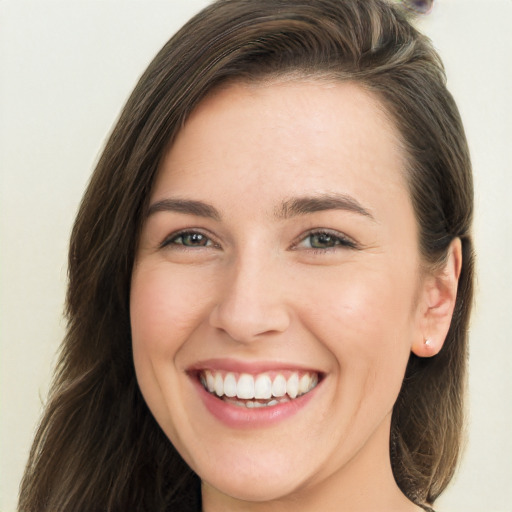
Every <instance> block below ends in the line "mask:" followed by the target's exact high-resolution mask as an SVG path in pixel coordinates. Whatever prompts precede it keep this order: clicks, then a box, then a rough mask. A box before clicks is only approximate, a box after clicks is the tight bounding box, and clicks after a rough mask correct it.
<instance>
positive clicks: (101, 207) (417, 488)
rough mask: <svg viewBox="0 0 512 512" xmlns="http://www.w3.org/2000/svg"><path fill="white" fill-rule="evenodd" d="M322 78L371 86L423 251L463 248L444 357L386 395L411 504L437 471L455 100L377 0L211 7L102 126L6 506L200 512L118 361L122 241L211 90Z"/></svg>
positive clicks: (452, 222) (460, 378)
mask: <svg viewBox="0 0 512 512" xmlns="http://www.w3.org/2000/svg"><path fill="white" fill-rule="evenodd" d="M292 73H293V74H298V75H299V76H322V77H325V76H329V77H330V78H334V79H336V80H350V81H354V82H357V83H359V84H360V85H361V86H362V87H365V88H367V89H368V90H370V91H372V92H373V93H374V94H376V95H377V96H378V97H379V98H380V100H381V102H382V104H383V106H384V107H385V109H386V110H387V111H388V113H389V115H390V116H391V118H392V119H393V120H394V122H395V124H396V126H397V127H398V129H399V131H400V133H401V136H402V143H403V145H404V147H405V150H406V152H407V154H408V157H409V160H408V161H409V166H408V169H407V177H408V183H409V186H410V191H411V197H412V201H413V205H414V208H415V213H416V218H417V221H418V225H419V231H420V245H421V249H422V253H423V258H424V260H425V261H426V262H429V263H432V264H434V263H435V262H437V261H441V260H442V258H443V257H444V255H445V253H446V250H447V248H448V246H449V244H450V242H451V240H453V238H454V237H460V238H461V240H462V245H463V266H462V274H461V277H460V282H459V289H458V293H457V303H456V307H455V313H454V316H453V320H452V324H451V328H450V331H449V333H448V337H447V339H446V342H445V344H444V348H443V350H442V351H441V352H440V354H439V355H437V356H436V357H434V358H431V359H428V360H427V359H419V358H417V357H415V356H411V359H410V361H409V365H408V368H407V375H406V377H405V380H404V384H403V387H402V390H401V392H400V395H399V397H398V400H397V402H396V405H395V408H394V411H393V419H392V433H391V434H392V435H391V447H390V450H391V462H392V467H393V471H394V474H395V478H396V481H397V483H398V485H399V486H400V488H401V489H402V491H403V492H404V493H405V494H406V495H407V496H408V497H409V498H410V499H411V500H412V501H414V502H416V503H418V504H421V505H424V504H426V503H432V502H433V501H434V500H435V499H436V498H437V496H438V495H439V494H440V493H441V492H442V491H443V489H444V488H445V487H446V485H447V484H448V482H449V481H450V478H451V477H452V474H453V471H454V468H455V465H456V462H457V458H458V455H459V448H460V441H461V432H462V426H463V413H464V410H463V397H464V386H465V368H466V358H467V353H466V351H467V348H466V345H467V329H468V321H469V314H470V309H471V303H472V290H473V263H472V261H473V260H472V258H473V255H472V242H471V236H470V228H471V218H472V194H473V191H472V179H471V168H470V162H469V156H468V148H467V145H466V140H465V137H464V132H463V128H462V124H461V121H460V118H459V114H458V111H457V108H456V106H455V104H454V102H453V100H452V97H451V96H450V94H449V92H448V91H447V90H446V87H445V77H444V73H443V68H442V64H441V62H440V60H439V57H438V55H437V54H436V52H435V51H434V49H433V48H432V45H431V44H430V42H429V41H428V39H426V38H425V37H424V36H422V35H421V34H419V33H418V32H417V31H416V30H415V29H414V28H413V27H412V26H411V25H410V24H409V22H408V21H407V19H406V16H405V15H404V14H402V13H401V12H400V11H399V10H398V9H397V8H396V7H394V6H393V5H391V4H390V3H388V2H386V1H384V0H257V1H255V0H219V1H217V2H215V3H214V4H212V5H211V6H209V7H208V8H206V9H205V10H203V11H202V12H201V13H199V14H198V15H197V16H196V17H194V18H193V19H192V20H191V21H190V22H189V23H187V25H185V26H184V27H183V28H182V29H181V30H180V31H179V32H178V33H177V34H176V35H175V36H174V37H173V38H172V39H171V40H170V41H169V42H168V43H167V44H166V45H165V46H164V48H163V49H162V50H161V51H160V53H159V54H158V55H157V56H156V58H155V59H154V60H153V62H152V63H151V64H150V66H149V67H148V69H147V70H146V72H145V73H144V75H143V76H142V78H141V79H140V81H139V83H138V84H137V86H136V88H135V90H134V91H133V93H132V95H131V97H130V99H129V100H128V102H127V104H126V106H125V108H124V110H123V112H122V114H121V117H120V119H119V121H118V123H117V125H116V126H115V128H114V130H113V132H112V134H111V136H110V138H109V141H108V143H107V145H106V147H105V150H104V152H103V154H102V156H101V158H100V161H99V163H98V165H97V167H96V170H95V171H94V174H93V176H92V179H91V182H90V184H89V186H88V189H87V191H86V193H85V196H84V198H83V201H82V204H81V206H80V210H79V213H78V217H77V219H76V223H75V226H74V229H73V233H72V238H71V246H70V255H69V287H68V294H67V318H68V331H67V334H66V338H65V340H64V342H63V345H62V348H61V352H60V359H59V363H58V367H57V371H56V375H55V379H54V383H53V386H52V388H51V392H50V397H49V400H48V403H47V405H46V409H45V412H44V416H43V418H42V421H41V424H40V427H39V430H38V432H37V435H36V438H35V441H34V444H33V447H32V451H31V454H30V459H29V462H28V465H27V468H26V472H25V476H24V479H23V482H22V485H21V491H20V502H19V510H20V511H23V512H33V511H43V510H44V511H51V512H56V511H59V512H60V511H73V512H90V511H108V512H117V511H119V512H126V511H127V510H147V511H152V512H155V511H164V510H176V511H179V512H184V511H186V510H198V509H199V480H198V478H197V476H196V475H194V474H193V473H192V471H191V470H190V469H189V468H188V467H187V466H186V465H185V463H184V462H183V461H182V460H181V458H180V456H179V455H178V453H177V452H176V450H175V449H174V447H173V446H172V444H171V443H170V442H169V440H168V439H167V438H166V437H165V435H164V434H163V433H162V431H161V430H160V428H159V427H158V425H157V424H156V422H155V420H154V419H153V417H152V416H151V414H150V412H149V411H148V409H147V407H146V405H145V403H144V400H143V398H142V396H141V394H140V392H139V390H138V387H137V384H136V378H135V372H134V368H133V363H132V357H131V339H130V318H129V303H128V301H129V290H130V278H131V272H132V266H133V260H134V255H135V251H136V245H137V238H138V233H139V230H140V225H141V221H142V216H143V212H144V210H145V208H146V206H147V200H148V196H149V192H150V190H151V187H152V183H153V180H154V177H155V175H156V171H157V168H158V164H159V162H160V159H161V158H162V156H163V154H164V153H165V151H166V150H167V149H168V147H169V145H170V144H171V143H172V141H173V139H174V137H175V135H176V133H177V132H178V131H179V130H180V127H181V126H182V125H183V123H184V122H185V120H186V118H187V116H188V115H189V114H190V112H191V111H192V110H193V109H194V107H195V106H196V105H197V104H198V103H199V102H200V101H201V99H202V98H203V97H204V96H205V95H206V94H207V93H208V92H209V91H211V90H212V89H213V88H214V87H216V86H217V85H218V84H221V83H223V82H225V81H228V80H261V79H265V78H268V77H275V76H279V75H283V74H292Z"/></svg>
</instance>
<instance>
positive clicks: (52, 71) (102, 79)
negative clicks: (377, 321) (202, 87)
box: [0, 0, 512, 512]
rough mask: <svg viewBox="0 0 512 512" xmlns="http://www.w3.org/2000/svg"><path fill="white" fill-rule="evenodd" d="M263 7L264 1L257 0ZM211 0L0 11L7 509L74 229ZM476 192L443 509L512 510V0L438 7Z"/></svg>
mask: <svg viewBox="0 0 512 512" xmlns="http://www.w3.org/2000/svg"><path fill="white" fill-rule="evenodd" d="M255 1H257V0H255ZM207 3H208V2H207V1H206V0H186V1H185V0H167V1H165V2H163V1H160V2H157V1H154V0H145V1H142V0H125V1H122V2H121V1H118V2H115V1H112V0H103V1H93V0H88V1H85V0H82V1H80V0H65V1H47V0H32V1H23V0H10V1H5V0H4V1H1V0H0V173H1V174H0V180H1V181H0V258H1V260H0V314H1V317H0V336H1V338H0V340H1V367H0V371H1V396H0V399H1V401H0V407H1V410H0V414H1V424H0V427H1V430H0V441H1V454H0V464H1V465H0V478H1V486H0V511H1V512H12V511H14V509H15V503H16V494H17V487H18V483H19V480H20V477H21V474H22V471H23V466H24V464H25V461H26V458H27V453H28V450H29V446H30V443H31V439H32V437H33V433H34V429H35V426H36V423H37V420H38V417H39V414H40V412H41V407H42V402H43V401H44V398H45V395H46V391H47V388H48V383H49V379H50V375H51V367H52V365H53V364H54V362H55V354H56V350H57V347H58V344H59V342H60V340H61V339H62V335H63V327H64V325H63V321H62V305H63V299H64V293H65V284H66V251H67V242H68V237H69V232H70V229H71V225H72V222H73V217H74V215H75V212H76V209H77V206H78V203H79V201H80V197H81V194H82V192H83V190H84V186H85V184H86V182H87V180H88V177H89V175H90V172H91V170H92V168H93V165H94V162H95V160H96V159H97V157H98V154H99V151H100V148H101V146H102V143H103V141H104V139H105V136H106V135H107V133H108V132H109V130H110V128H111V126H112V124H113V122H114V120H115V119H116V117H117V115H118V113H119V111H120V109H121V107H122V105H123V103H124V101H125V99H126V98H127V95H128V94H129V92H130V90H131V89H132V87H133V86H134V84H135V81H136V79H137V77H138V76H139V75H140V73H141V72H142V71H143V69H144V68H145V66H146V65H147V64H148V62H149V60H150V59H151V58H152V56H153V55H154V54H155V53H156V51H157V50H158V49H159V48H160V47H161V46H162V44H163V43H164V42H165V41H166V40H167V39H168V38H169V36H170V35H171V34H172V33H173V32H174V31H175V30H176V29H177V28H179V26H181V24H182V23H183V22H184V21H186V19H188V18H189V17H190V15H191V14H193V13H194V12H196V11H197V10H198V9H199V8H201V7H202V6H204V5H206V4H207ZM419 24H420V26H421V27H422V29H423V30H424V31H425V32H426V33H427V34H428V35H429V36H430V37H431V38H432V39H433V41H434V43H435V45H436V47H437V48H438V49H439V51H440V53H441V55H442V57H443V59H444V61H445V64H446V68H447V73H448V78H449V86H450V88H451V90H452V91H453V93H454V95H455V97H456V99H457V101H458V104H459V107H460V110H461V113H462V116H463V119H464V121H465V125H466V130H467V134H468V138H469V143H470V146H471V149H472V156H473V164H474V169H475V182H476V223H475V236H476V242H477V249H478V272H479V278H478V292H477V307H476V311H475V315H474V320H473V324H472V332H471V361H470V363H471V372H470V386H469V388H470V398H471V400H470V402H471V403H470V406H471V413H470V417H469V436H468V443H467V449H466V454H465V457H464V460H463V463H462V465H461V468H460V471H459V472H458V474H457V477H456V478H455V480H454V482H453V484H452V486H451V487H450V489H449V490H448V491H447V492H446V493H445V495H444V496H443V498H442V499H441V500H440V501H439V502H438V504H437V507H436V508H438V509H439V511H440V512H443V511H445V512H448V511H449V512H511V511H512V484H511V483H512V439H511V436H510V432H512V377H511V372H510V368H511V366H512V349H511V346H512V341H511V336H510V333H511V331H512V320H511V317H512V308H511V306H510V305H511V303H512V277H511V266H510V265H511V264H510V261H511V258H510V254H511V252H512V242H511V240H512V206H511V202H512V201H511V199H510V194H511V192H512V177H511V176H512V168H511V167H512V151H511V147H512V101H511V100H510V96H509V95H510V93H511V92H512V65H511V64H510V63H511V62H512V31H511V29H510V27H511V26H512V1H511V0H437V3H436V6H435V8H434V11H433V12H432V13H431V15H430V16H428V17H427V18H425V19H424V20H422V21H421V22H420V23H419Z"/></svg>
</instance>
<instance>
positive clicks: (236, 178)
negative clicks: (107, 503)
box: [131, 80, 460, 512]
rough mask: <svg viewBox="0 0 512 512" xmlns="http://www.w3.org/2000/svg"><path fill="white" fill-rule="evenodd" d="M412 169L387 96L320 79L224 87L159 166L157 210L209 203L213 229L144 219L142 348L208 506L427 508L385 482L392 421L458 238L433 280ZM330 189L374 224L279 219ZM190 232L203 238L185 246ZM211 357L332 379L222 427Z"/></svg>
mask: <svg viewBox="0 0 512 512" xmlns="http://www.w3.org/2000/svg"><path fill="white" fill-rule="evenodd" d="M404 169H405V156H404V154H403V152H402V150H401V146H400V142H399V136H398V134H397V132H396V130H395V128H394V126H393V124H392V123H391V121H390V120H389V118H388V117H387V116H386V115H385V112H384V110H383V108H382V107H381V105H380V104H379V102H378V100H377V99H376V98H375V97H373V96H372V95H371V94H369V93H368V92H366V91H364V90H363V89H362V88H360V87H359V86H357V85H355V84H352V83H332V82H328V81H325V80H303V81H297V80H294V81H293V82H292V81H286V80H282V81H274V82H271V83H260V84H231V85H228V86H225V87H223V88H222V89H220V90H217V91H216V92H214V93H213V94H211V95H210V96H209V97H208V98H207V99H205V100H203V102H202V103H201V104H200V105H199V107H198V108H197V109H196V110H195V111H194V112H193V113H192V115H191V117H190V118H189V120H188V121H187V123H186V124H185V126H184V128H183V129H182V130H181V132H180V133H179V135H178V137H177V139H176V141H175V142H174V144H173V146H172V147H171V149H170V150H169V152H168V154H167V155H166V157H165V159H164V160H163V161H162V163H161V168H160V171H159V174H158V177H157V180H156V183H155V184H154V188H153V190H152V193H151V198H150V204H151V205H154V204H156V203H158V202H160V201H164V200H169V199H176V198H180V199H189V200H194V201H201V202H204V203H207V204H208V205H211V206H213V207H214V208H215V209H216V210H217V213H218V218H212V217H208V216H204V215H200V214H199V213H200V212H195V214H192V213H190V212H188V213H186V212H183V211H182V212H178V211H172V210H164V211H162V210H161V209H160V210H158V209H157V208H156V209H155V208H153V210H158V211H153V212H152V213H151V214H150V215H149V216H148V217H147V219H146V221H145V223H144V226H143V230H142V233H141V238H140V244H139V249H138V253H137V255H136V263H135V267H134V271H133V277H132V289H131V322H132V334H133V353H134V361H135V368H136V373H137V378H138V382H139V385H140V388H141V390H142V393H143V395H144V397H145V400H146V401H147V403H148V405H149V407H150V409H151V411H152V413H153V415H154V416H155V418H156V419H157V421H158V423H159V424H160V426H161V427H162V429H163V430H164V432H165V433H166V435H167V436H168V437H169V439H170V440H171V441H172V442H173V444H174V445H175V446H176V448H177V449H178V451H179V452H180V453H181V455H182V456H183V457H184V459H185V460H186V461H187V463H188V464H189V465H190V466H191V467H192V468H193V469H194V470H195V471H196V472H197V473H198V474H199V476H200V477H201V480H202V492H203V507H204V510H205V511H207V512H215V511H230V510H237V511H286V510H293V511H311V510H326V511H329V510H333V511H334V510H336V511H350V512H362V511H365V512H370V511H377V510H378V511H383V510H389V511H394V512H396V511H398V512H400V511H413V510H419V508H418V507H416V505H414V504H412V503H411V502H410V501H408V500H407V498H406V497H405V496H404V495H403V494H402V493H401V492H400V490H399V489H398V487H397V486H396V483H395V481H394V479H393V475H392V472H391V466H390V460H389V431H390V420H391V412H392V408H393V404H394V402H395V400H396V397H397V395H398V392H399V390H400V386H401V384H402V380H403V376H404V372H405V368H406V364H407V360H408V358H409V355H410V352H411V350H413V351H414V352H415V353H416V354H417V355H420V356H430V355H434V354H435V353H437V352H438V351H439V350H440V349H441V347H442V343H443V340H444V336H445V335H446V331H447V329H448V327H449V322H450V318H451V313H452V311H453V303H454V300H455V293H456V286H457V278H458V273H459V271H460V244H458V242H457V241H456V242H454V244H452V247H451V248H450V251H449V254H448V258H447V263H446V265H445V267H444V268H443V269H441V270H438V271H437V272H436V273H435V274H434V273H431V272H427V271H425V269H424V266H423V265H422V263H421V258H420V255H419V251H418V243H417V232H418V230H417V223H416V220H415V217H414V212H413V209H412V205H411V200H410V197H409V193H408V190H407V185H406V180H405V173H404ZM326 194H328V195H329V197H333V195H334V194H338V195H342V196H343V197H347V196H349V197H350V198H351V199H352V200H353V201H357V203H358V204H359V205H360V206H361V207H362V208H364V210H365V213H361V212H360V211H354V210H353V209H337V208H329V209H325V210H321V211H315V212H309V213H302V214H298V213H297V212H294V214H290V212H289V211H288V215H284V214H283V213H284V212H283V207H282V205H283V203H284V202H286V201H289V200H290V199H293V198H297V197H304V196H307V197H321V196H323V195H326ZM287 204H289V203H287ZM182 230H185V231H188V232H190V231H193V232H196V233H200V234H201V235H202V236H200V238H199V240H200V241H201V242H200V243H199V244H196V245H194V244H192V246H187V245H184V243H185V244H187V243H188V244H189V245H190V237H183V236H181V237H180V236H178V233H179V232H180V231H182ZM326 230H327V231H328V233H329V234H330V235H331V238H330V241H332V242H333V243H332V246H328V245H329V244H327V247H326V246H325V244H324V245H321V244H320V247H319V248H318V247H316V248H315V246H318V243H317V242H318V237H311V232H312V231H313V232H315V233H317V232H319V231H320V232H323V231H326ZM196 239H197V237H196ZM201 244H205V245H201ZM426 338H429V339H430V343H429V344H425V343H424V341H425V339H426ZM210 358H231V359H233V360H235V361H242V362H261V361H272V362H274V363H275V362H278V363H279V364H281V363H282V364H283V367H286V368H290V367H292V368H312V369H315V370H317V371H320V372H322V375H323V376H324V378H323V380H322V382H321V385H320V386H319V387H318V388H317V390H315V394H314V395H312V396H313V398H312V399H311V400H310V401H309V402H308V404H307V405H306V406H305V407H303V408H302V409H300V410H299V411H298V412H297V413H296V414H295V415H293V416H292V417H290V418H286V419H284V420H282V421H280V422H277V423H275V424H273V425H271V426H260V427H257V428H248V429H247V428H246V429H236V428H230V427H227V426H226V425H225V424H223V423H222V422H220V421H219V420H218V419H216V418H215V417H213V416H212V415H211V414H210V413H209V412H208V411H207V409H206V408H205V406H204V404H203V402H202V401H201V400H200V398H199V396H198V393H197V389H196V387H195V385H194V383H193V382H192V380H193V379H192V378H191V377H190V375H189V373H187V370H188V369H190V367H191V366H193V365H195V364H197V363H198V362H200V361H204V360H206V359H210Z"/></svg>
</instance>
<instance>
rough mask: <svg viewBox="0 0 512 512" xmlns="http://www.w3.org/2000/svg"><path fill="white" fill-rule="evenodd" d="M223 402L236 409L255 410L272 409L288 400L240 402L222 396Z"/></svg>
mask: <svg viewBox="0 0 512 512" xmlns="http://www.w3.org/2000/svg"><path fill="white" fill-rule="evenodd" d="M221 400H223V401H224V402H227V403H229V404H231V405H236V406H237V407H247V408H248V409H255V408H258V407H272V406H274V405H279V404H283V403H285V402H289V401H290V398H288V397H285V396H283V397H281V398H277V399H275V398H273V399H272V400H268V401H266V402H264V401H258V400H240V399H239V398H238V399H236V398H228V397H227V396H223V397H222V398H221Z"/></svg>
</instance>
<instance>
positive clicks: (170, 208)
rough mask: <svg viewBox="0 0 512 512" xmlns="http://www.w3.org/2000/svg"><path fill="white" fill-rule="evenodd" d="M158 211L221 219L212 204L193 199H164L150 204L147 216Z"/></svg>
mask: <svg viewBox="0 0 512 512" xmlns="http://www.w3.org/2000/svg"><path fill="white" fill-rule="evenodd" d="M157 212H176V213H184V214H186V215H195V216H197V217H206V218H209V219H213V220H217V221H219V220H221V215H220V213H219V212H218V210H217V209H216V208H214V207H213V206H212V205H210V204H208V203H204V202H203V201H194V200H192V199H162V200H161V201H157V202H156V203H153V204H152V205H150V207H149V208H148V213H147V215H146V217H150V216H151V215H154V214H155V213H157Z"/></svg>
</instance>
